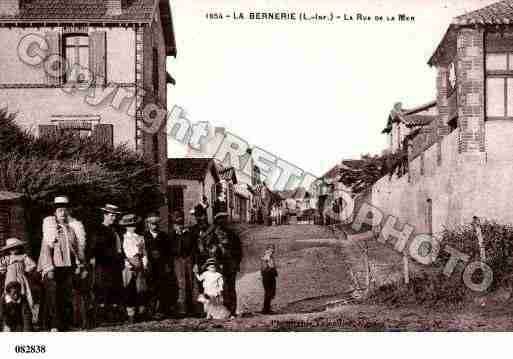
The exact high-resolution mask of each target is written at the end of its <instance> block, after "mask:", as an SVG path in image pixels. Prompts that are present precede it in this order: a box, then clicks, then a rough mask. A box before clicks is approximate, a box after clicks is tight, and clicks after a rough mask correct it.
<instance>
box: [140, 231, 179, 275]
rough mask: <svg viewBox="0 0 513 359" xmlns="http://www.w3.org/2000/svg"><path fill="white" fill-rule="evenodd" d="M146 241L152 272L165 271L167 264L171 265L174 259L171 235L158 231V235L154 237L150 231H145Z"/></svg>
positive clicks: (159, 272)
mask: <svg viewBox="0 0 513 359" xmlns="http://www.w3.org/2000/svg"><path fill="white" fill-rule="evenodd" d="M144 243H145V245H146V252H147V253H148V261H149V264H150V270H151V272H152V273H153V274H161V273H164V272H165V268H166V266H171V263H172V261H173V254H172V244H171V241H170V240H169V236H168V235H167V234H166V233H164V232H161V231H158V232H157V236H156V237H153V235H152V234H151V233H150V232H149V231H146V232H145V233H144Z"/></svg>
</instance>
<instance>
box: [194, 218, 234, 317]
mask: <svg viewBox="0 0 513 359" xmlns="http://www.w3.org/2000/svg"><path fill="white" fill-rule="evenodd" d="M227 218H228V213H226V212H221V213H218V214H216V216H215V218H214V224H213V225H212V226H210V227H208V229H206V230H204V231H202V232H201V233H200V234H199V238H198V248H199V255H198V258H200V261H199V263H198V264H199V265H203V264H204V261H203V260H205V258H209V257H210V258H211V257H214V258H215V259H216V260H217V261H218V263H219V264H220V266H221V272H222V274H223V278H224V290H223V302H224V305H225V306H226V308H227V309H228V310H229V311H230V314H231V316H232V317H234V316H235V315H236V312H237V293H236V286H235V284H236V283H235V282H236V277H237V273H238V272H239V271H240V262H241V259H242V246H241V242H240V238H239V237H238V236H237V235H236V234H235V233H233V232H232V231H231V230H230V229H229V228H228V226H227V222H226V221H227Z"/></svg>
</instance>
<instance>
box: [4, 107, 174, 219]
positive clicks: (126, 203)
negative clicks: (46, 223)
mask: <svg viewBox="0 0 513 359" xmlns="http://www.w3.org/2000/svg"><path fill="white" fill-rule="evenodd" d="M157 171H158V167H157V166H155V165H154V164H150V163H148V162H145V160H144V158H143V157H142V156H141V155H140V154H138V153H135V152H133V151H131V150H130V149H128V148H127V147H126V146H125V145H120V146H115V147H114V148H112V147H111V146H109V145H106V144H101V143H97V142H95V141H94V140H93V139H92V138H89V137H87V138H83V137H79V136H75V135H73V134H65V133H63V134H60V135H59V136H51V137H44V138H37V137H35V136H34V135H33V134H32V133H31V132H29V131H27V130H23V129H21V128H20V127H19V126H18V125H17V124H16V122H15V115H11V114H8V112H7V110H5V109H4V110H0V191H11V192H19V193H23V194H24V195H25V198H26V201H27V212H29V213H30V216H31V219H30V220H29V221H28V222H29V227H32V228H39V227H40V224H41V222H40V220H41V219H42V218H41V217H42V216H44V215H45V214H47V213H48V210H49V208H50V204H51V202H52V200H53V198H54V196H55V195H58V194H66V195H68V196H70V197H71V200H72V202H73V203H75V204H77V205H78V206H79V207H78V208H77V209H78V212H79V213H80V214H81V215H80V216H79V217H82V218H83V219H84V221H85V222H88V221H92V220H93V219H94V218H95V216H94V215H93V214H94V213H97V212H98V211H97V207H99V206H101V205H103V204H105V202H114V203H117V204H119V205H120V206H121V207H123V208H125V209H126V210H131V211H136V212H139V213H140V214H141V215H142V214H145V212H147V211H149V210H154V209H156V208H159V207H160V206H161V205H162V204H163V203H164V199H163V198H162V195H161V194H160V191H159V183H158V172H157Z"/></svg>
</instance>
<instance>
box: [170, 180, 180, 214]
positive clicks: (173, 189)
mask: <svg viewBox="0 0 513 359" xmlns="http://www.w3.org/2000/svg"><path fill="white" fill-rule="evenodd" d="M183 190H184V188H183V187H182V186H170V187H169V194H168V195H169V211H170V213H173V212H174V211H180V212H182V213H183V210H184V203H183V202H184V201H183Z"/></svg>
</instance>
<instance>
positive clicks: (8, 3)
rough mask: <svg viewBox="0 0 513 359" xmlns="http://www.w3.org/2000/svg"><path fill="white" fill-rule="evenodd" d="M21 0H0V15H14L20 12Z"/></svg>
mask: <svg viewBox="0 0 513 359" xmlns="http://www.w3.org/2000/svg"><path fill="white" fill-rule="evenodd" d="M20 2H21V0H1V1H0V15H10V16H16V15H18V14H19V13H20Z"/></svg>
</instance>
